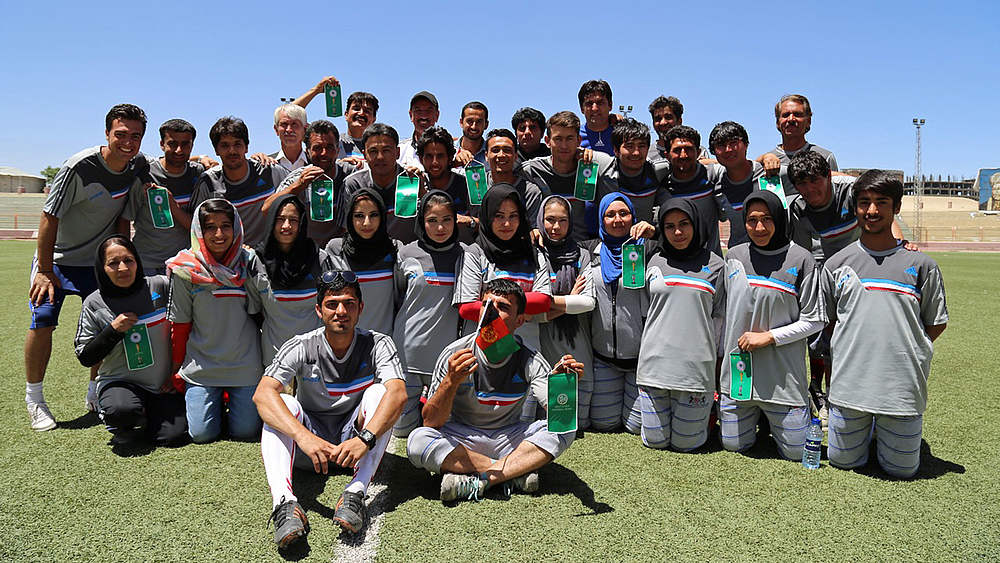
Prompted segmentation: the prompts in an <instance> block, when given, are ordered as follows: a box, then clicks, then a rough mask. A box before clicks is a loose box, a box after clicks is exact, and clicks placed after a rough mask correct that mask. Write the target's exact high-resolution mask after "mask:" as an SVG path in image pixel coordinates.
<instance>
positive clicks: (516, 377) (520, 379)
mask: <svg viewBox="0 0 1000 563" xmlns="http://www.w3.org/2000/svg"><path fill="white" fill-rule="evenodd" d="M511 382H512V383H524V378H523V377H521V374H519V373H515V374H514V378H513V379H511Z"/></svg>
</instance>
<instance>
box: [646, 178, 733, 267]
mask: <svg viewBox="0 0 1000 563" xmlns="http://www.w3.org/2000/svg"><path fill="white" fill-rule="evenodd" d="M725 172H726V169H725V168H724V167H722V166H720V165H718V164H710V165H708V166H705V165H704V164H701V163H700V162H699V163H698V171H697V172H695V174H694V176H692V177H691V178H690V179H688V180H684V181H681V180H678V179H677V178H675V177H674V175H673V173H672V172H671V173H670V174H669V175H668V176H667V178H666V180H665V181H664V185H665V186H666V188H667V189H666V190H661V191H660V192H659V193H658V195H657V197H656V200H657V201H656V206H657V207H661V206H663V204H664V203H665V202H666V201H667V200H669V199H670V198H673V197H679V198H682V199H687V200H690V201H691V202H692V203H694V205H695V207H697V208H698V214H699V215H701V220H702V221H704V222H705V224H707V225H708V240H707V241H705V248H707V249H708V250H710V251H712V252H714V253H715V254H717V255H719V256H722V243H721V242H720V241H719V221H722V220H724V219H725V218H726V217H727V216H728V213H729V212H728V210H727V208H726V206H727V203H726V200H725V198H723V197H722V189H721V188H720V187H719V184H720V182H721V181H722V176H723V174H725ZM657 228H659V227H657Z"/></svg>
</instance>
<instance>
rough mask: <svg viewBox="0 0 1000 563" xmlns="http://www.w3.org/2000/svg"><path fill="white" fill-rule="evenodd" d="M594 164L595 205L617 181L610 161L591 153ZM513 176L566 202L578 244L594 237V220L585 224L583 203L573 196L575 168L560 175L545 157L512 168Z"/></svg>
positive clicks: (548, 158) (601, 155)
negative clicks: (521, 177) (562, 198)
mask: <svg viewBox="0 0 1000 563" xmlns="http://www.w3.org/2000/svg"><path fill="white" fill-rule="evenodd" d="M594 162H596V163H597V195H596V196H595V197H594V204H595V205H596V204H597V203H599V202H600V198H601V194H607V193H611V192H613V191H616V190H617V189H618V181H617V180H616V179H615V178H614V175H613V174H612V172H611V169H612V167H613V166H614V162H615V161H614V159H613V158H611V157H610V156H608V155H606V154H604V153H602V152H597V151H594ZM514 173H515V174H517V175H518V176H523V177H524V178H525V179H526V180H528V181H529V182H533V183H535V184H536V185H538V186H539V188H541V189H542V191H543V192H545V193H546V195H548V194H557V195H561V196H563V197H564V198H566V200H567V201H569V204H570V207H572V215H573V237H574V238H575V239H576V240H577V242H579V241H582V240H586V239H589V238H594V237H595V236H597V223H596V221H590V223H591V224H588V221H587V213H586V202H585V201H583V200H581V199H577V198H575V197H573V192H574V190H575V187H576V169H575V168H574V170H573V171H572V172H570V173H569V174H560V173H558V172H556V171H555V169H553V168H552V157H551V156H544V157H540V158H533V159H531V160H529V161H527V162H523V163H521V164H520V168H519V169H518V168H515V169H514Z"/></svg>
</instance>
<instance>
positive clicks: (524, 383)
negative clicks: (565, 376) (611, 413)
mask: <svg viewBox="0 0 1000 563" xmlns="http://www.w3.org/2000/svg"><path fill="white" fill-rule="evenodd" d="M515 338H516V339H517V341H518V344H520V345H521V348H520V350H518V351H517V352H515V353H514V354H511V356H510V357H508V358H507V360H506V361H505V362H504V363H503V364H501V365H499V366H492V365H490V364H489V363H487V361H486V358H485V357H484V356H483V354H482V351H481V350H480V349H479V348H478V347H477V346H476V335H474V334H470V335H468V336H464V337H462V338H460V339H458V340H456V341H455V342H452V343H451V344H449V345H448V346H447V347H445V349H444V350H443V351H442V352H441V355H440V356H438V358H437V363H436V365H435V368H434V377H433V379H431V385H430V387H429V388H428V389H427V393H426V396H427V397H432V396H434V393H435V392H437V389H438V387H440V386H441V382H442V381H444V378H445V376H446V375H447V374H448V358H450V357H451V355H452V354H454V353H455V352H457V351H458V350H461V349H463V348H469V349H471V350H472V351H473V353H475V355H476V360H477V362H476V364H477V366H476V373H474V374H469V375H468V376H467V377H466V379H465V381H463V382H462V383H461V384H459V386H458V391H457V392H456V393H455V400H454V401H453V402H452V404H451V417H450V418H449V420H451V421H453V422H457V423H459V424H465V425H467V426H473V427H475V428H482V429H484V430H492V429H495V428H503V427H504V426H510V425H511V424H514V423H516V422H520V420H521V409H522V406H523V405H524V401H525V400H526V399H527V396H528V393H531V395H532V396H533V397H534V399H535V400H536V401H537V402H538V404H540V405H543V406H544V405H548V390H549V379H548V377H549V372H550V371H551V370H552V368H551V367H550V366H549V364H548V362H546V361H545V358H542V355H541V354H539V353H538V352H536V351H535V350H534V349H533V348H530V347H528V346H527V345H525V344H524V342H523V341H522V340H521V339H520V338H519V337H516V336H515ZM484 380H485V381H488V382H489V383H490V384H489V385H483V384H481V383H480V382H481V381H484ZM487 387H488V388H487Z"/></svg>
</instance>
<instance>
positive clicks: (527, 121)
mask: <svg viewBox="0 0 1000 563" xmlns="http://www.w3.org/2000/svg"><path fill="white" fill-rule="evenodd" d="M510 126H511V129H513V130H514V132H515V133H516V134H517V159H518V160H519V161H521V162H524V161H525V160H531V159H532V158H537V157H539V156H549V155H550V154H552V151H551V150H549V147H548V145H546V144H545V143H543V142H542V137H543V136H544V135H545V115H544V114H543V113H542V112H540V111H538V110H537V109H535V108H531V107H523V108H521V109H519V110H517V111H516V112H514V115H513V116H512V117H511V118H510Z"/></svg>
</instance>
